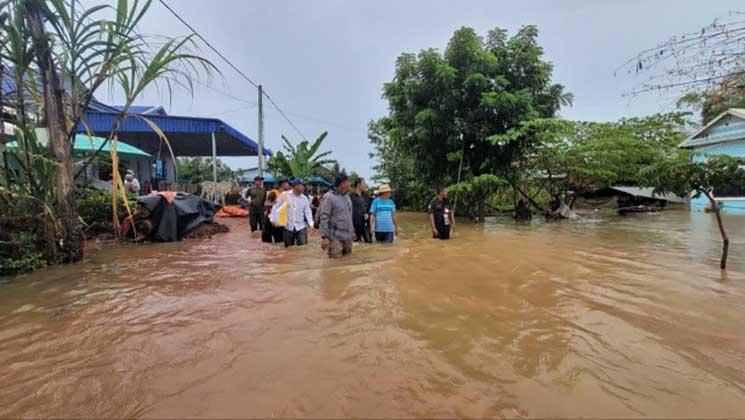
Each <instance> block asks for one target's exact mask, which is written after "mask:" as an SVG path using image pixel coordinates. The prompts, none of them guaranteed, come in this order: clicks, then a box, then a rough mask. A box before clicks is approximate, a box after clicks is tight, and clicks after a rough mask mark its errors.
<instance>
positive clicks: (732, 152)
mask: <svg viewBox="0 0 745 420" xmlns="http://www.w3.org/2000/svg"><path fill="white" fill-rule="evenodd" d="M694 152H698V153H701V155H697V156H694V158H693V159H694V161H696V162H702V161H704V159H706V155H727V156H732V157H745V139H742V140H738V141H732V142H727V143H721V144H715V145H713V146H708V147H701V148H697V149H694ZM714 198H717V199H720V198H719V197H714ZM720 201H722V203H723V210H722V211H723V212H724V213H730V214H745V197H738V198H726V197H721V200H720ZM708 205H709V199H708V198H706V197H704V196H701V197H698V198H694V199H692V200H691V210H693V211H703V210H704V209H705V208H706V207H707V206H708Z"/></svg>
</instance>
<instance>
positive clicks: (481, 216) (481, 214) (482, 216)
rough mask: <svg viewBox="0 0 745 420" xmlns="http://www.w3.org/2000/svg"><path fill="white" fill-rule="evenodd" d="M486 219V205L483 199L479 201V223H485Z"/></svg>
mask: <svg viewBox="0 0 745 420" xmlns="http://www.w3.org/2000/svg"><path fill="white" fill-rule="evenodd" d="M485 220H486V206H485V203H484V202H483V201H482V202H480V203H479V223H484V221H485Z"/></svg>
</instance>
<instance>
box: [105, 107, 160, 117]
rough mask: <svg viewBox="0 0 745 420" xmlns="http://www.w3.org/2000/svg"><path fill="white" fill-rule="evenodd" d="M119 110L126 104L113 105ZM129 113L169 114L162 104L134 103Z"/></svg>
mask: <svg viewBox="0 0 745 420" xmlns="http://www.w3.org/2000/svg"><path fill="white" fill-rule="evenodd" d="M111 107H112V108H114V109H116V110H117V111H121V110H123V109H124V105H112V106H111ZM129 113H131V114H142V115H168V113H167V112H166V110H165V109H163V107H162V106H160V105H157V106H156V105H132V106H130V107H129Z"/></svg>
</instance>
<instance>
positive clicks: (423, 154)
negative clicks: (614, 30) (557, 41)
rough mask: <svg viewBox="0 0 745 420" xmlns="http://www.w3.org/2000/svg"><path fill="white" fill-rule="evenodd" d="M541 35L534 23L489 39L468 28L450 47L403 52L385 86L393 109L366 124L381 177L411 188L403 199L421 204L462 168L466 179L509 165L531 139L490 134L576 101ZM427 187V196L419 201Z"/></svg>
mask: <svg viewBox="0 0 745 420" xmlns="http://www.w3.org/2000/svg"><path fill="white" fill-rule="evenodd" d="M537 39H538V30H537V29H536V28H535V27H533V26H526V27H523V28H521V29H520V30H519V31H518V32H517V33H516V34H515V35H514V36H512V37H508V36H507V32H506V31H505V30H502V29H495V30H493V31H491V32H489V34H488V36H487V37H486V39H483V38H482V37H480V36H479V35H477V34H476V32H475V31H474V30H473V29H471V28H467V27H464V28H461V29H459V30H457V31H456V32H455V33H454V34H453V36H452V38H451V39H450V42H449V43H448V45H447V48H446V49H445V51H444V53H440V52H439V51H437V50H436V49H431V48H430V49H425V50H422V51H420V52H419V53H418V54H412V53H404V54H401V56H399V58H398V59H397V60H396V69H395V76H394V78H393V80H392V81H390V82H388V83H386V84H385V85H384V88H383V97H384V98H385V99H387V101H388V106H389V109H390V112H389V115H388V116H387V117H385V118H382V119H380V120H378V121H374V122H371V123H370V125H369V130H368V137H369V138H370V142H371V143H372V145H373V147H374V149H375V153H374V157H376V158H377V163H376V166H375V169H376V179H378V180H388V181H390V183H391V184H393V186H394V188H396V189H397V191H402V190H403V191H406V192H405V193H404V194H405V195H404V200H402V201H403V202H404V203H406V204H407V205H410V206H413V207H417V208H422V207H423V205H424V204H423V203H426V200H427V198H429V197H431V196H432V194H433V193H432V191H433V188H434V187H435V186H436V185H438V184H442V185H449V184H455V183H457V181H458V179H459V178H458V174H459V172H462V176H461V179H464V180H470V179H476V178H477V177H479V176H481V175H486V174H493V175H498V176H501V175H504V174H505V173H507V172H509V171H510V168H511V164H512V162H513V161H515V160H516V159H519V158H520V157H522V155H523V154H524V152H525V150H526V148H527V147H528V146H529V144H528V143H527V142H526V141H524V139H522V138H515V139H513V140H511V141H505V142H495V141H490V139H493V138H494V136H500V135H505V134H507V133H508V131H509V130H510V129H513V128H516V127H519V126H520V125H521V124H522V123H524V122H526V121H530V120H534V119H539V118H552V117H554V116H555V115H556V113H557V112H558V110H559V109H560V107H561V106H563V105H566V104H569V103H570V102H571V100H572V97H571V95H570V94H567V93H565V92H564V88H563V86H561V85H557V84H552V83H551V73H552V70H553V66H552V64H551V63H549V62H547V61H544V60H543V58H542V56H543V49H542V48H541V47H540V46H539V45H538V40H537ZM461 168H462V171H461ZM423 190H426V191H428V193H427V194H426V196H425V197H427V198H425V199H424V200H423V202H422V203H415V202H414V200H422V197H419V196H418V195H419V192H420V191H423ZM397 197H398V195H397ZM486 198H487V197H482V198H481V199H482V200H485V199H486Z"/></svg>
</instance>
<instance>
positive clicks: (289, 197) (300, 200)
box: [274, 178, 314, 247]
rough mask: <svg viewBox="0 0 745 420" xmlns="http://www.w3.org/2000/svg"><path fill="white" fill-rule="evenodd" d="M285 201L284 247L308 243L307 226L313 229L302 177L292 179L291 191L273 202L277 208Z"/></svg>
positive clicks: (311, 215) (311, 214)
mask: <svg viewBox="0 0 745 420" xmlns="http://www.w3.org/2000/svg"><path fill="white" fill-rule="evenodd" d="M285 202H287V206H288V207H287V224H286V225H285V227H284V232H283V234H284V242H285V247H290V246H295V245H298V246H302V245H306V244H308V228H310V229H313V226H314V224H313V213H312V212H311V211H310V200H309V199H308V196H307V195H305V182H304V181H303V180H302V178H295V179H293V180H292V192H291V193H289V194H282V195H281V196H280V198H279V199H278V200H277V202H276V203H275V204H274V205H275V206H277V207H278V208H279V207H281V206H282V205H283V204H284V203H285ZM306 224H307V225H306Z"/></svg>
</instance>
